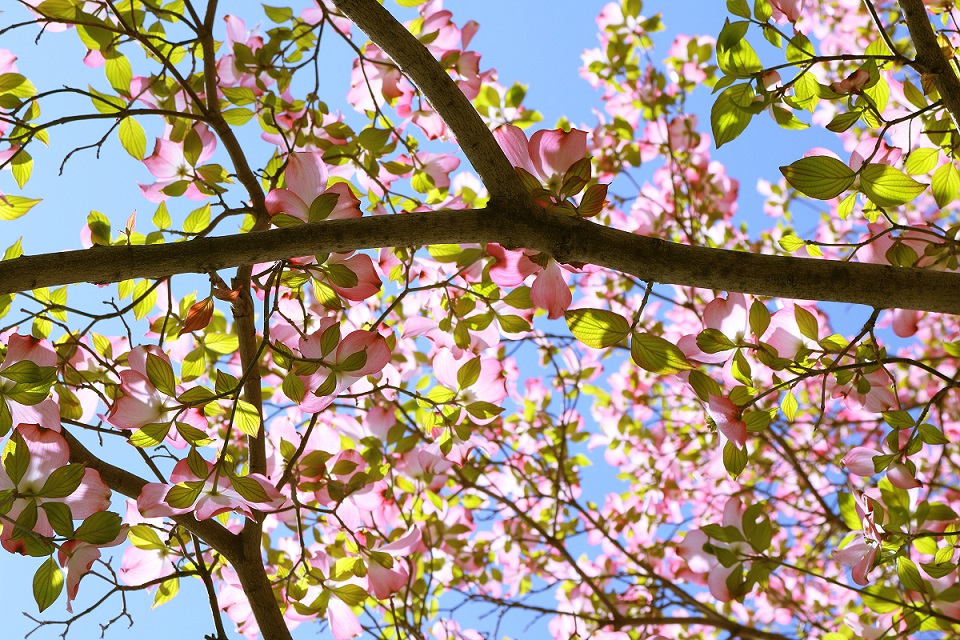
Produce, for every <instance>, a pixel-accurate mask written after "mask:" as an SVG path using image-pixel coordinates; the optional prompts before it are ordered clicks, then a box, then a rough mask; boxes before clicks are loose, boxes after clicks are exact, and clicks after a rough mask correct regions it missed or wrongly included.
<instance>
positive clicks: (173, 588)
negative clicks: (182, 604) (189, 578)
mask: <svg viewBox="0 0 960 640" xmlns="http://www.w3.org/2000/svg"><path fill="white" fill-rule="evenodd" d="M179 591H180V578H177V577H173V578H170V579H168V580H164V581H163V582H161V583H160V587H159V588H158V589H157V592H156V593H155V594H154V595H153V606H152V607H150V608H151V609H156V608H157V607H159V606H160V605H162V604H165V603H167V602H170V601H171V600H173V598H174V597H175V596H176V595H177V593H178V592H179Z"/></svg>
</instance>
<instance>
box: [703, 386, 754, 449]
mask: <svg viewBox="0 0 960 640" xmlns="http://www.w3.org/2000/svg"><path fill="white" fill-rule="evenodd" d="M707 413H708V414H709V415H710V417H711V418H713V421H714V422H715V423H716V425H717V429H718V430H719V431H720V433H722V434H723V435H724V437H725V438H726V439H727V440H729V441H730V442H732V443H734V444H735V445H737V448H738V449H743V446H744V444H746V442H747V423H746V422H744V421H743V420H742V419H741V418H740V407H738V406H737V405H735V404H733V401H732V400H730V398H722V397H720V396H715V395H710V398H709V403H708V407H707Z"/></svg>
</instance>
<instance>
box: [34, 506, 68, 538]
mask: <svg viewBox="0 0 960 640" xmlns="http://www.w3.org/2000/svg"><path fill="white" fill-rule="evenodd" d="M40 508H41V509H43V510H44V511H45V512H46V514H47V522H49V523H50V526H51V527H53V530H54V532H55V533H56V534H57V535H59V536H63V537H65V538H72V537H73V514H72V513H71V512H70V507H68V506H67V505H65V504H64V503H62V502H44V503H43V504H41V505H40Z"/></svg>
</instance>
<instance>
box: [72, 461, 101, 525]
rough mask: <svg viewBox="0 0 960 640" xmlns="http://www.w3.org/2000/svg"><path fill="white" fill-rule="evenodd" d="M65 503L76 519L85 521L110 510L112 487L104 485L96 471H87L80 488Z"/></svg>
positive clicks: (84, 473)
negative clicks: (95, 514) (98, 513)
mask: <svg viewBox="0 0 960 640" xmlns="http://www.w3.org/2000/svg"><path fill="white" fill-rule="evenodd" d="M63 503H64V504H66V505H67V506H68V507H70V513H71V514H73V517H74V519H76V520H83V519H84V518H87V517H89V516H91V515H93V514H94V513H97V512H99V511H106V510H107V509H109V508H110V487H108V486H107V485H106V484H104V482H103V480H101V479H100V474H99V473H97V472H96V471H95V470H94V469H85V470H84V472H83V481H82V482H81V483H80V486H79V487H77V490H76V491H74V492H73V493H72V494H70V495H69V496H67V497H66V498H64V499H63Z"/></svg>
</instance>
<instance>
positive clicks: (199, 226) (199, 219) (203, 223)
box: [183, 204, 210, 233]
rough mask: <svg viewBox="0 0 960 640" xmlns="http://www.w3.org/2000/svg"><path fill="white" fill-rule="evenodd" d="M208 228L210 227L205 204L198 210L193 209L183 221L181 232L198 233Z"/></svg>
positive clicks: (208, 213) (208, 208)
mask: <svg viewBox="0 0 960 640" xmlns="http://www.w3.org/2000/svg"><path fill="white" fill-rule="evenodd" d="M208 226H210V205H209V204H205V205H203V206H202V207H200V208H199V209H194V210H193V211H191V212H190V213H189V214H188V215H187V217H186V219H185V220H184V221H183V230H184V231H185V232H186V233H200V232H201V231H203V230H204V229H206V228H207V227H208Z"/></svg>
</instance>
